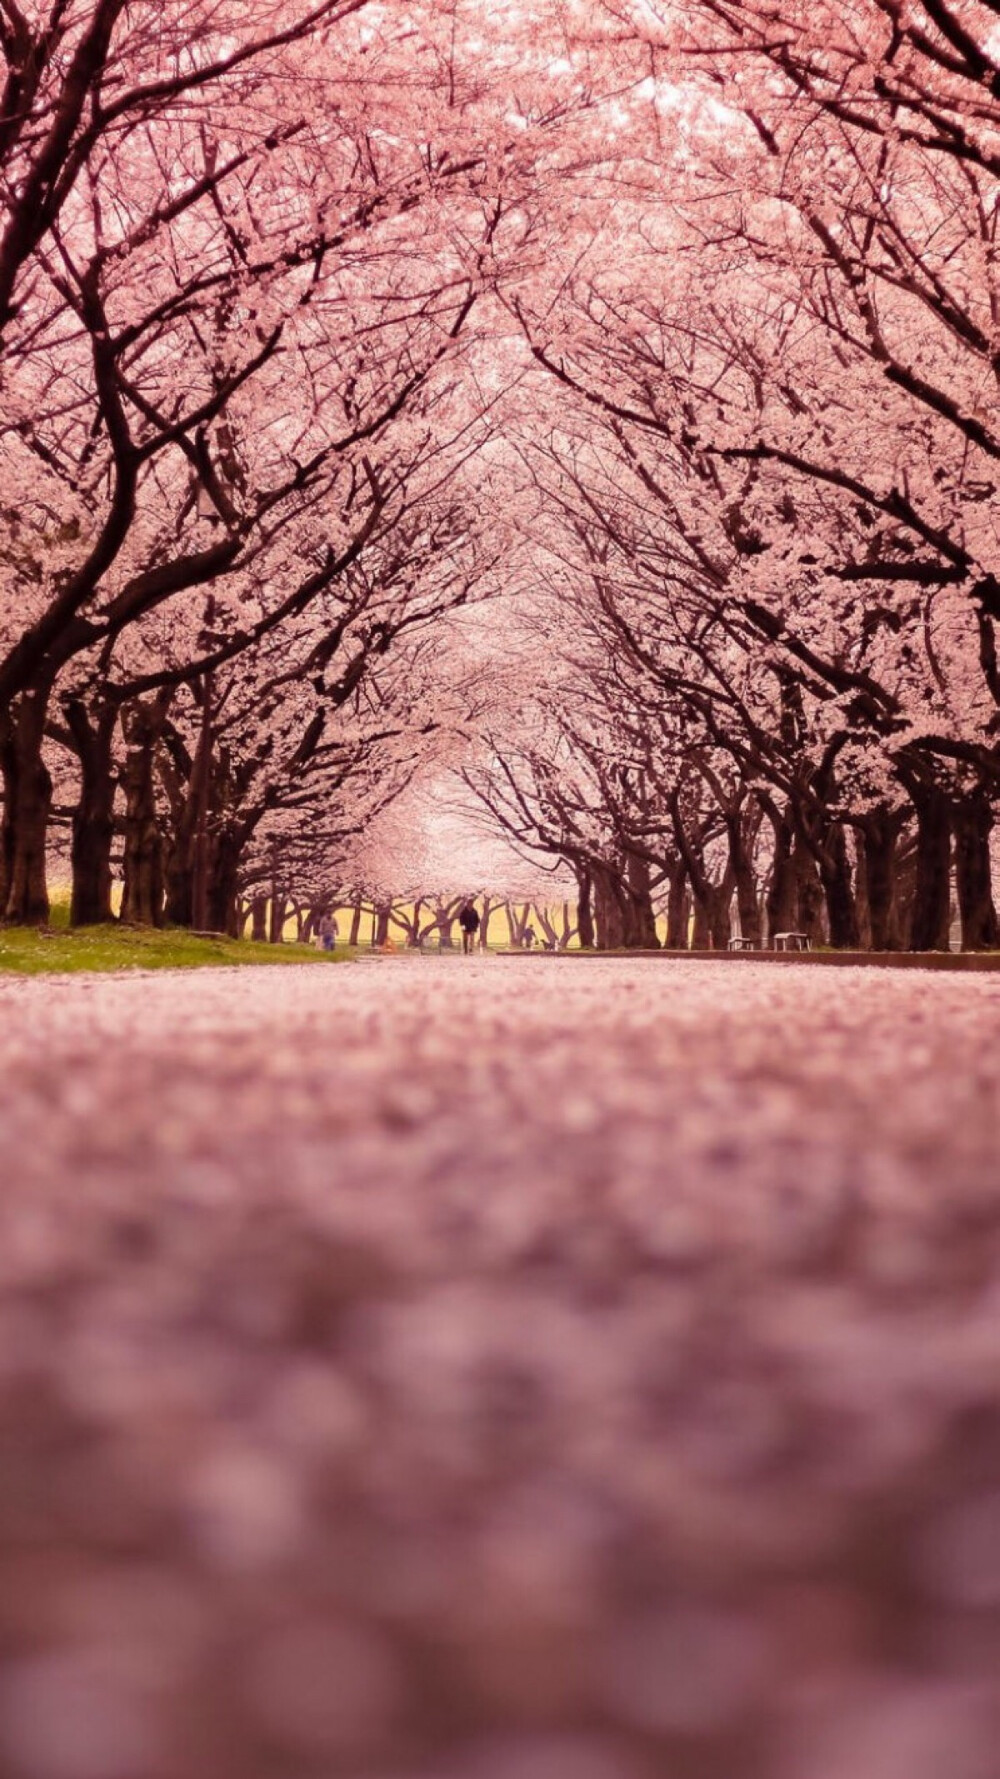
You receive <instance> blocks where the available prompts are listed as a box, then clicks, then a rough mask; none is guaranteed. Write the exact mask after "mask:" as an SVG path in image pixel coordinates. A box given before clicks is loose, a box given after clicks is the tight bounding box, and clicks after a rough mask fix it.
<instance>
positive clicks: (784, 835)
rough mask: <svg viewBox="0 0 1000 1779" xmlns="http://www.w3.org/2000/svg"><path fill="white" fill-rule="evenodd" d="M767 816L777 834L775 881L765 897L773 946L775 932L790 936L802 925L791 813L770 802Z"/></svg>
mask: <svg viewBox="0 0 1000 1779" xmlns="http://www.w3.org/2000/svg"><path fill="white" fill-rule="evenodd" d="M766 813H767V818H768V820H769V822H770V823H771V831H772V833H773V835H774V853H773V858H772V863H771V879H770V883H769V885H768V890H767V896H766V898H765V907H766V910H767V935H768V941H769V943H770V944H772V945H773V943H774V935H775V933H790V932H792V931H793V930H794V928H795V926H796V924H797V922H798V918H799V873H798V868H797V865H796V862H795V858H794V854H793V848H794V840H795V832H794V825H793V822H792V817H791V813H790V811H788V810H785V811H782V810H779V809H778V808H777V807H776V806H775V805H774V804H771V803H768V804H767V805H766Z"/></svg>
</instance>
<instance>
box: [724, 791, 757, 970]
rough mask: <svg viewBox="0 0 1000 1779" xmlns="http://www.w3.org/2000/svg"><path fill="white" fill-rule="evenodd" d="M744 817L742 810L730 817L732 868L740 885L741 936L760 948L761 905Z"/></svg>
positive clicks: (728, 828)
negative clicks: (744, 826)
mask: <svg viewBox="0 0 1000 1779" xmlns="http://www.w3.org/2000/svg"><path fill="white" fill-rule="evenodd" d="M743 813H744V812H743V811H742V810H738V811H737V812H736V813H735V814H733V815H730V816H727V817H726V834H727V838H728V840H729V868H730V872H731V874H732V877H733V880H734V882H735V885H736V907H737V911H738V913H739V917H740V936H741V938H743V939H751V940H752V941H753V943H754V944H755V945H759V944H760V905H759V903H758V901H757V882H756V879H755V877H754V874H753V859H752V856H751V852H750V848H749V847H748V845H747V843H746V837H745V835H744V831H743ZM758 823H759V817H758ZM756 831H757V830H756V827H755V828H754V838H756ZM751 845H752V842H751Z"/></svg>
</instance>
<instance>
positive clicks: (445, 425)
mask: <svg viewBox="0 0 1000 1779" xmlns="http://www.w3.org/2000/svg"><path fill="white" fill-rule="evenodd" d="M995 26H996V19H995V8H994V6H993V4H992V0H906V3H905V4H904V3H903V0H836V3H834V0H830V3H829V4H825V3H820V4H814V3H812V0H808V3H807V0H784V4H782V5H781V6H779V7H778V9H777V11H776V10H775V7H774V5H773V3H772V0H684V4H679V3H677V0H589V3H588V4H586V5H579V6H574V7H566V6H564V5H562V4H559V3H557V0H551V3H547V0H546V3H544V4H540V5H539V6H538V7H536V8H534V9H532V17H531V19H530V20H527V19H526V18H525V17H524V16H523V15H522V13H519V12H517V11H516V10H515V11H514V12H513V13H511V11H510V9H501V11H500V12H499V13H497V14H496V15H495V16H494V15H489V16H487V15H486V13H485V12H484V9H483V7H482V5H481V4H480V0H388V3H387V4H386V3H380V4H378V5H376V4H375V3H374V0H312V3H310V0H212V3H211V4H208V3H207V0H206V3H205V4H201V0H198V4H194V5H192V4H191V0H165V3H163V4H153V3H152V0H50V4H48V5H47V6H41V5H35V6H33V7H32V8H31V9H25V10H22V9H21V8H19V7H15V6H13V5H10V4H3V5H0V49H2V52H3V55H4V57H5V60H6V70H7V75H6V88H5V91H4V94H3V97H2V99H0V184H2V191H3V198H4V203H5V210H6V222H5V225H4V228H3V231H2V232H0V379H2V398H3V401H2V413H0V573H2V576H3V599H2V604H0V782H2V790H3V824H2V836H0V907H2V910H3V918H6V919H8V920H27V921H38V920H43V919H44V918H45V916H46V913H47V909H48V889H47V876H46V861H47V857H48V854H49V852H50V849H51V845H52V839H53V834H54V835H55V839H56V842H57V843H60V844H61V843H62V841H63V839H65V840H66V842H67V851H68V863H69V867H70V869H71V871H72V876H73V916H74V919H76V920H93V919H102V918H106V917H107V916H108V914H109V913H110V910H111V877H112V871H113V870H114V869H115V868H120V869H121V872H122V874H123V876H124V910H125V913H126V914H127V916H128V917H129V918H132V919H138V920H152V921H156V920H159V919H163V918H170V919H176V920H184V921H190V922H191V923H193V924H194V925H196V926H202V925H205V926H213V927H214V926H222V927H229V928H230V929H231V928H232V927H233V925H234V923H235V921H236V919H237V907H238V903H237V897H238V895H240V894H242V895H244V896H251V897H253V896H255V895H256V898H257V900H258V901H259V900H260V897H261V896H262V894H263V889H262V886H263V885H265V884H268V885H270V886H272V888H273V886H274V885H275V884H277V885H278V887H279V888H282V889H285V890H290V889H291V888H292V887H293V886H294V887H295V889H296V891H297V893H298V894H299V895H300V899H301V898H302V897H305V896H307V895H308V896H312V895H313V893H314V890H316V889H324V887H325V890H326V891H327V892H328V890H329V885H330V884H331V883H333V882H336V881H341V882H343V881H350V880H351V876H352V871H351V846H352V836H356V835H357V834H359V833H361V832H362V831H363V830H364V829H365V828H366V826H367V824H368V823H369V822H370V820H371V818H372V816H373V814H375V813H376V812H378V811H379V810H381V809H383V808H384V807H385V805H386V803H387V802H388V801H390V800H391V799H392V797H393V796H395V795H396V793H397V792H398V790H399V789H400V787H402V786H403V785H405V784H406V783H407V782H408V780H409V779H410V777H411V776H412V773H413V770H414V769H415V767H416V766H417V765H418V764H420V763H421V762H426V761H427V760H428V759H431V760H433V759H437V758H439V757H443V755H439V754H437V753H435V751H434V750H435V749H437V748H438V747H439V745H440V743H441V737H442V736H443V735H447V736H448V737H450V738H451V739H452V740H454V739H455V738H460V737H465V738H468V737H470V736H471V735H472V734H473V731H475V730H478V732H480V733H484V734H485V735H486V736H487V738H488V739H487V750H486V754H485V757H484V759H483V761H482V762H481V763H478V764H477V765H475V766H474V767H472V766H470V767H468V768H467V770H468V775H469V778H470V780H471V782H472V783H473V786H474V788H475V791H476V794H477V795H481V796H482V797H483V798H484V799H485V802H486V805H487V807H488V808H489V810H490V811H492V819H493V820H494V822H495V823H498V824H499V825H500V826H501V827H502V828H504V829H506V831H507V832H508V834H510V835H513V837H514V839H515V841H516V843H517V845H519V846H520V847H522V848H525V847H527V848H530V849H532V850H533V856H535V857H544V858H547V859H550V860H552V861H554V862H556V863H559V862H561V863H562V866H563V867H564V868H566V869H569V870H571V871H572V872H573V873H574V874H575V876H576V879H577V882H578V886H579V897H580V933H581V938H582V939H583V941H584V942H585V943H586V942H588V938H589V937H595V938H596V939H597V940H598V941H599V942H602V943H609V944H611V943H625V944H644V943H647V942H650V941H651V939H652V938H653V936H654V934H655V929H654V925H653V911H654V909H655V906H656V898H657V897H658V896H659V897H661V898H663V899H664V900H665V903H666V905H667V907H668V910H669V922H668V924H669V929H670V941H671V943H680V942H681V940H682V937H683V936H684V935H685V934H686V933H687V930H688V925H689V918H690V915H691V914H693V918H694V923H695V929H696V933H697V936H698V938H699V940H701V939H705V938H708V939H710V940H711V942H713V943H715V944H722V943H725V941H726V938H727V936H728V933H729V932H730V930H731V924H732V920H733V910H734V909H736V910H737V911H738V919H739V922H740V925H741V928H742V930H743V932H744V934H745V935H746V936H748V937H751V938H755V937H758V936H759V935H760V934H761V933H762V932H764V931H769V932H774V931H777V930H780V929H781V928H782V927H789V928H800V929H804V930H806V931H809V932H811V933H813V934H814V935H817V936H818V935H822V936H824V937H826V938H828V940H829V941H830V943H832V944H834V945H837V946H844V947H851V946H854V945H857V944H865V943H869V944H871V945H873V946H875V947H876V948H878V949H882V948H893V947H898V946H911V947H913V948H916V949H926V948H936V947H941V946H945V945H947V943H948V937H949V926H950V921H951V907H952V902H953V900H954V902H955V903H956V905H957V908H958V911H959V920H960V925H961V933H962V943H963V944H964V945H966V946H967V947H970V948H973V949H976V948H982V947H988V946H993V945H995V944H996V943H997V940H998V930H997V916H996V909H995V900H994V893H993V871H994V858H993V828H994V819H995V811H996V806H997V801H998V787H1000V751H998V748H1000V740H998V738H1000V667H998V659H1000V656H998V649H997V634H996V629H997V624H998V622H1000V554H998V552H1000V537H998V529H997V518H996V513H997V500H996V496H997V487H998V485H997V477H996V464H997V460H998V458H1000V424H998V405H997V379H998V373H1000V286H998V271H997V251H998V244H997V230H998V227H1000V221H998V218H1000V206H998V192H1000V186H998V173H1000V156H998V153H997V148H996V143H997V141H998V139H1000V135H998V128H997V126H998V122H1000V110H998V98H997V95H998V94H1000V52H998V50H997V43H996V32H995ZM501 591H502V593H503V602H502V605H501V604H500V603H498V600H497V598H496V597H495V596H497V595H499V594H500V592H501ZM473 605H476V606H477V607H478V606H480V605H481V607H482V611H483V613H484V616H483V620H482V626H481V632H480V642H479V644H478V645H477V646H476V647H472V646H470V633H469V632H468V631H467V630H464V629H463V627H462V624H461V622H458V621H457V620H456V614H457V613H460V612H461V611H462V610H463V608H466V607H472V606H473ZM501 612H502V616H501ZM483 637H486V638H488V639H490V641H489V646H488V647H486V648H485V649H484V647H483V644H482V638H483ZM491 651H492V653H491ZM501 656H502V657H503V659H502V660H501ZM486 702H489V703H490V704H491V707H492V712H493V714H492V718H491V720H490V721H489V722H487V723H483V722H482V721H480V718H479V713H480V711H481V709H482V707H483V705H484V703H486ZM450 746H451V742H449V744H448V747H446V748H445V749H444V753H448V748H449V747H450ZM449 757H450V754H449ZM474 880H480V874H479V873H476V876H475V879H474ZM269 893H270V892H269ZM271 899H272V900H273V899H274V898H273V895H272V897H271Z"/></svg>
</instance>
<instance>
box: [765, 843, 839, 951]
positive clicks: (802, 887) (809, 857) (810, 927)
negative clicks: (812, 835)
mask: <svg viewBox="0 0 1000 1779" xmlns="http://www.w3.org/2000/svg"><path fill="white" fill-rule="evenodd" d="M792 864H793V866H794V869H795V888H796V916H795V924H794V927H793V928H791V929H788V928H782V927H776V928H775V929H774V930H775V932H779V933H780V932H782V931H790V930H791V931H797V932H800V933H805V934H806V935H807V936H808V938H809V941H810V943H811V944H813V945H823V944H825V943H826V931H825V928H824V926H823V903H824V897H823V885H822V882H821V881H820V875H819V870H818V868H817V865H816V860H815V858H814V857H813V854H812V853H811V852H810V850H809V848H808V847H807V846H806V844H805V842H804V841H803V840H801V839H797V840H796V842H795V847H794V850H793V853H792Z"/></svg>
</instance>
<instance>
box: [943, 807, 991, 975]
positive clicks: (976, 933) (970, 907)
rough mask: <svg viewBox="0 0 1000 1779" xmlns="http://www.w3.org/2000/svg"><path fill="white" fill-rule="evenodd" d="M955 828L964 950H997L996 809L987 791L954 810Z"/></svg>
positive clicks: (953, 825)
mask: <svg viewBox="0 0 1000 1779" xmlns="http://www.w3.org/2000/svg"><path fill="white" fill-rule="evenodd" d="M952 827H953V831H954V835H955V887H956V890H957V892H958V909H959V915H960V917H961V921H962V950H963V951H993V950H994V949H995V948H996V946H997V944H998V942H1000V934H998V928H997V911H996V905H995V903H994V901H993V874H992V867H991V863H990V834H991V832H992V829H993V811H992V809H991V808H990V804H989V799H988V798H987V797H986V796H985V794H984V793H981V792H980V793H978V794H976V795H974V796H972V797H969V798H968V799H966V800H965V801H964V802H962V803H960V804H958V805H957V806H956V807H955V808H954V809H953V811H952Z"/></svg>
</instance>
